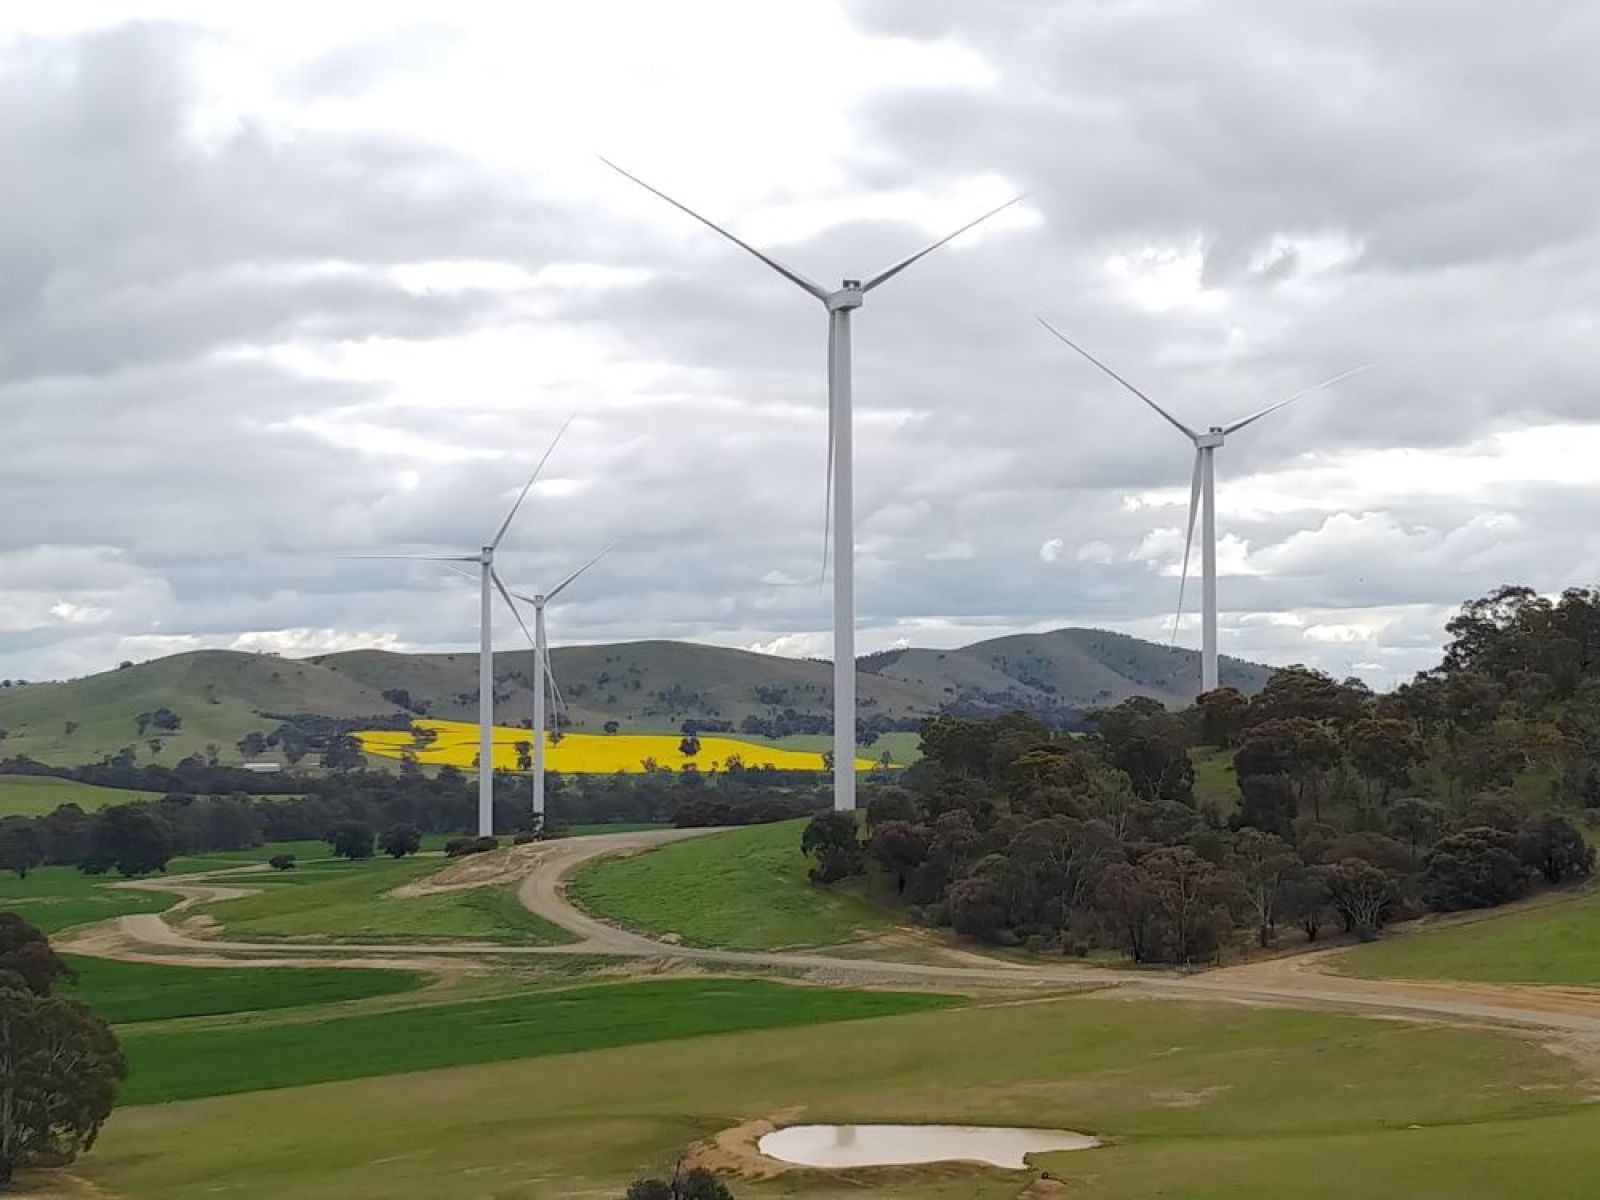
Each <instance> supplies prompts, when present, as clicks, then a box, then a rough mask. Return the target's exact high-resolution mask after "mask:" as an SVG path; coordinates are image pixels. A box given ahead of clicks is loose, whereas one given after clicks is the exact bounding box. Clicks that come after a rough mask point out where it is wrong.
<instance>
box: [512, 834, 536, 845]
mask: <svg viewBox="0 0 1600 1200" xmlns="http://www.w3.org/2000/svg"><path fill="white" fill-rule="evenodd" d="M538 840H539V835H538V834H537V833H519V834H516V835H515V836H513V837H512V839H511V844H512V845H513V846H526V845H527V844H528V843H529V842H537V841H538Z"/></svg>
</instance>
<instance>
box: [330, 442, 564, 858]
mask: <svg viewBox="0 0 1600 1200" xmlns="http://www.w3.org/2000/svg"><path fill="white" fill-rule="evenodd" d="M572 422H573V418H572V417H568V418H567V419H566V421H565V423H563V424H562V426H561V428H560V429H558V430H556V436H555V437H554V438H552V439H551V441H550V445H549V447H548V448H547V449H546V450H545V452H544V454H543V456H541V457H540V459H539V462H538V465H537V466H535V467H534V468H533V474H531V475H529V476H528V482H527V483H525V484H523V485H522V491H520V492H518V493H517V499H516V501H515V502H514V503H513V504H512V505H511V511H510V512H508V513H507V514H506V519H505V520H504V521H502V522H500V528H499V530H498V531H497V532H496V533H495V535H494V537H493V539H492V540H491V541H490V542H489V544H488V545H486V546H484V547H483V548H482V549H480V550H479V551H478V553H476V554H360V555H355V556H354V557H357V558H398V559H406V560H409V561H411V562H436V563H447V564H448V563H475V564H477V567H478V570H477V572H476V574H477V576H478V590H479V607H478V836H479V837H492V836H493V835H494V593H495V591H496V590H497V589H498V591H499V592H500V594H501V596H503V597H504V598H505V602H506V603H507V604H508V605H510V606H511V610H512V612H513V613H516V605H515V604H512V601H511V596H510V594H509V593H508V592H507V591H506V585H505V584H504V583H502V582H501V581H500V576H499V574H498V573H497V572H496V571H495V569H494V555H495V551H496V550H498V549H499V548H500V543H501V542H503V541H504V540H505V536H506V533H507V531H509V530H510V528H511V522H512V521H514V520H516V517H517V510H518V509H520V508H521V507H522V502H523V501H524V500H526V499H527V498H528V493H529V492H530V491H532V490H533V485H534V482H535V481H536V480H537V479H538V478H539V472H540V471H542V470H544V465H545V463H546V462H548V461H549V459H550V455H551V453H552V452H554V450H555V448H556V445H557V444H558V443H559V442H560V441H561V438H562V435H563V434H565V433H566V432H567V427H568V426H569V425H571V424H572ZM452 569H454V568H452ZM463 574H470V572H463ZM517 620H518V621H519V622H520V621H521V620H522V617H521V616H520V614H519V615H518V616H517Z"/></svg>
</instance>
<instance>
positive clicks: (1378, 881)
mask: <svg viewBox="0 0 1600 1200" xmlns="http://www.w3.org/2000/svg"><path fill="white" fill-rule="evenodd" d="M1325 879H1326V881H1327V885H1328V902H1329V904H1330V905H1331V906H1332V907H1333V910H1334V911H1335V912H1336V913H1338V914H1339V917H1340V919H1341V920H1342V921H1343V922H1344V927H1345V932H1346V933H1353V934H1355V935H1356V936H1357V937H1359V938H1361V939H1362V940H1363V941H1367V940H1369V939H1371V938H1374V937H1376V936H1377V935H1378V934H1379V932H1381V931H1382V929H1383V927H1384V926H1385V925H1387V924H1388V923H1389V918H1390V917H1392V916H1393V915H1394V911H1395V908H1396V907H1397V906H1398V905H1399V903H1400V889H1399V887H1398V886H1397V885H1396V884H1395V881H1394V880H1393V879H1392V878H1391V877H1390V876H1389V875H1387V874H1385V873H1384V872H1383V871H1381V870H1379V869H1378V868H1377V867H1375V866H1373V865H1372V864H1371V863H1369V862H1366V861H1364V860H1362V859H1359V858H1347V859H1343V860H1342V861H1340V862H1336V863H1334V864H1333V865H1332V866H1331V867H1329V868H1328V871H1327V874H1326V876H1325Z"/></svg>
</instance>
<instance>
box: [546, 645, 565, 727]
mask: <svg viewBox="0 0 1600 1200" xmlns="http://www.w3.org/2000/svg"><path fill="white" fill-rule="evenodd" d="M544 677H545V679H546V680H547V681H548V682H549V684H550V696H551V699H552V701H553V703H552V704H551V706H550V715H551V716H552V717H553V716H554V715H555V714H556V713H558V712H566V711H567V698H566V697H565V696H563V695H562V694H561V685H560V684H559V683H557V682H556V668H555V664H554V663H553V662H551V661H550V649H549V647H548V646H547V647H545V652H544Z"/></svg>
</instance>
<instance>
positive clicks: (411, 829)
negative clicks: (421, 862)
mask: <svg viewBox="0 0 1600 1200" xmlns="http://www.w3.org/2000/svg"><path fill="white" fill-rule="evenodd" d="M378 847H379V848H380V849H381V850H382V851H383V852H384V853H385V854H387V855H388V856H389V857H390V858H404V857H405V856H406V855H408V854H415V853H416V852H417V851H418V850H420V849H422V831H421V830H420V829H418V828H417V827H416V826H415V825H391V826H389V828H387V829H385V830H384V831H383V834H382V836H380V837H379V838H378Z"/></svg>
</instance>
